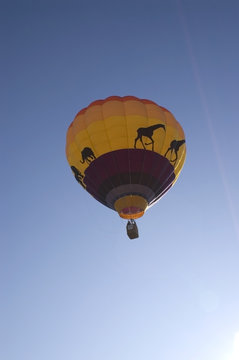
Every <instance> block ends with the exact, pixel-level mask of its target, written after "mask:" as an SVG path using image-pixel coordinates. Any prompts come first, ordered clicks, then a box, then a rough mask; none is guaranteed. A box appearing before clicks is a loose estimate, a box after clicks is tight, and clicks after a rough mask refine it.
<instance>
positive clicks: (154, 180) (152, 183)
mask: <svg viewBox="0 0 239 360" xmlns="http://www.w3.org/2000/svg"><path fill="white" fill-rule="evenodd" d="M158 108H159V111H160V118H161V116H162V114H163V117H164V126H165V131H164V133H165V134H164V139H163V144H164V142H165V138H166V129H167V127H166V120H167V118H166V116H165V114H164V111H163V110H162V109H161V107H160V106H158ZM158 121H160V122H161V119H158ZM154 152H156V151H154ZM156 153H157V152H156ZM157 154H158V153H157ZM159 155H160V156H161V154H160V153H159ZM156 163H157V162H156V160H154V161H152V165H151V170H152V169H153V168H154V167H155V164H156ZM164 171H165V169H164ZM170 176H171V174H170ZM150 177H151V181H150V182H149V184H151V186H149V187H150V188H151V189H152V188H153V187H154V185H155V184H157V182H158V179H155V177H153V175H152V171H151V175H150ZM166 181H167V180H166ZM164 183H165V182H164ZM164 183H163V184H164ZM163 184H162V186H163ZM154 193H155V192H154ZM155 195H156V193H155Z"/></svg>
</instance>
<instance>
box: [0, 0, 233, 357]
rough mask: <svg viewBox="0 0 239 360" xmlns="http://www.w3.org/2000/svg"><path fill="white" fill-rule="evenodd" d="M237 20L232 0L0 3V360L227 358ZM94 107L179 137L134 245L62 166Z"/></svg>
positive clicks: (120, 222) (112, 216) (122, 223)
mask: <svg viewBox="0 0 239 360" xmlns="http://www.w3.org/2000/svg"><path fill="white" fill-rule="evenodd" d="M238 24H239V3H238V1H236V0H235V1H233V0H224V1H222V0H221V1H220V0H207V1H206V0H205V1H204V0H200V1H197V0H178V1H177V0H167V1H160V0H157V1H156V0H155V1H153V0H147V1H146V0H145V1H140V0H138V1H130V0H128V1H124V0H121V1H117V2H116V1H114V0H111V1H107V0H106V1H100V0H99V1H96V0H95V1H93V0H87V1H73V0H68V1H59V0H58V1H53V0H48V1H39V2H36V1H26V0H22V1H11V0H10V1H9V0H8V1H4V0H2V1H1V7H0V34H1V35H0V36H1V56H0V61H1V67H0V68H1V90H0V91H1V94H0V96H1V114H0V115H1V117H0V121H1V141H0V147H1V151H0V156H1V164H2V171H1V202H0V211H1V223H2V224H1V229H0V238H1V240H0V241H1V251H0V267H1V272H0V276H1V278H0V281H1V288H0V305H1V306H0V315H1V318H0V332H1V335H0V342H1V343H2V344H1V346H0V358H1V359H4V360H42V359H49V360H63V359H64V360H65V359H69V360H79V359H82V360H96V359H97V360H122V359H124V360H133V359H137V360H145V359H150V360H159V359H162V360H172V359H177V360H212V359H217V360H238V359H239V349H237V347H238V348H239V340H238V337H239V336H238V332H239V286H238V283H239V280H238V278H239V224H238V218H239V191H238V176H239V170H238V155H239V151H238V133H239V125H238V106H239V96H238V95H239V72H238V64H239V41H238V38H239V27H238ZM110 95H120V96H124V95H134V96H138V97H142V98H148V99H151V100H153V101H155V102H157V103H158V104H159V105H162V106H165V107H166V108H168V109H169V110H170V111H172V112H173V114H174V115H175V117H176V118H177V120H178V121H179V122H180V123H181V125H182V126H183V128H184V130H185V134H186V139H187V159H186V163H185V166H184V168H183V171H182V173H181V175H180V178H179V180H178V182H177V183H176V185H175V186H174V187H173V189H171V190H170V191H169V192H168V194H167V195H166V196H165V197H164V198H163V199H162V200H161V201H160V202H158V203H157V204H156V205H155V206H154V207H153V208H151V209H150V210H149V211H148V212H147V213H146V214H145V216H144V217H143V218H141V219H139V221H138V226H139V231H140V238H139V239H138V240H137V241H130V240H129V239H128V238H127V236H126V232H125V225H126V224H125V221H124V220H122V219H120V218H119V217H118V215H117V214H116V213H115V212H112V211H110V210H109V209H108V208H105V207H104V206H102V205H101V204H99V203H97V202H96V201H95V200H94V199H93V198H92V197H90V195H89V194H88V193H87V192H84V191H83V190H82V188H81V187H80V186H79V185H78V184H77V182H76V181H75V179H74V177H73V176H72V174H71V171H70V169H69V166H68V164H67V161H66V158H65V135H66V131H67V128H68V126H69V124H70V122H71V121H72V120H73V118H74V116H75V114H76V113H77V112H78V111H79V110H80V109H81V108H83V107H85V106H87V105H88V104H89V103H90V102H92V101H94V100H96V99H102V98H105V97H107V96H110ZM233 341H234V344H233Z"/></svg>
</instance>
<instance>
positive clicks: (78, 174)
mask: <svg viewBox="0 0 239 360" xmlns="http://www.w3.org/2000/svg"><path fill="white" fill-rule="evenodd" d="M71 170H72V171H73V173H74V175H75V179H76V181H78V183H79V184H81V185H82V186H83V187H84V188H85V184H84V183H83V179H84V175H83V174H82V173H81V172H80V171H79V170H78V169H77V168H76V167H75V166H71Z"/></svg>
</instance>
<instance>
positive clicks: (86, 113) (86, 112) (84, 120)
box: [83, 105, 105, 202]
mask: <svg viewBox="0 0 239 360" xmlns="http://www.w3.org/2000/svg"><path fill="white" fill-rule="evenodd" d="M99 106H100V108H101V105H99ZM87 116H88V108H87V109H86V111H85V113H84V116H83V122H84V125H85V129H86V132H87V134H88V138H89V141H90V144H91V146H92V148H93V149H94V151H95V148H94V146H93V143H92V140H91V138H90V134H89V131H88V127H87V126H86V119H85V118H86V117H87ZM102 120H103V119H102ZM95 160H97V158H96V159H95ZM95 160H93V162H94V161H95ZM93 162H92V163H93ZM89 166H90V164H89ZM89 166H88V167H89ZM88 167H87V168H88ZM87 168H86V169H87ZM86 169H85V170H86ZM84 172H85V171H84ZM96 178H97V173H96ZM98 179H99V177H98ZM90 182H91V183H92V184H93V185H94V188H95V189H96V190H97V191H96V193H97V196H98V197H100V196H99V193H98V189H97V188H96V186H95V183H94V182H93V181H92V180H91V179H90ZM101 199H102V197H101ZM102 202H105V201H104V199H102Z"/></svg>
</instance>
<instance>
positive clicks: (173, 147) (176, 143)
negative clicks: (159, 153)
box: [164, 139, 185, 164]
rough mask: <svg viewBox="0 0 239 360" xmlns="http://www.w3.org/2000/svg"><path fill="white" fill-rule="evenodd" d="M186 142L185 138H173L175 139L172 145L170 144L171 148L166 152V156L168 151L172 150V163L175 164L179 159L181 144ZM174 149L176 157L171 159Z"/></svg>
mask: <svg viewBox="0 0 239 360" xmlns="http://www.w3.org/2000/svg"><path fill="white" fill-rule="evenodd" d="M184 143H185V140H184V139H183V140H173V141H171V143H170V146H169V148H168V150H167V151H166V153H165V155H164V156H165V157H166V156H167V153H168V152H169V151H171V154H170V162H172V163H174V164H175V163H176V161H177V160H178V150H179V148H180V146H181V145H183V144H184ZM173 151H174V153H175V159H174V160H171V157H172V153H173Z"/></svg>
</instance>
